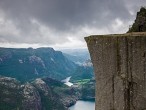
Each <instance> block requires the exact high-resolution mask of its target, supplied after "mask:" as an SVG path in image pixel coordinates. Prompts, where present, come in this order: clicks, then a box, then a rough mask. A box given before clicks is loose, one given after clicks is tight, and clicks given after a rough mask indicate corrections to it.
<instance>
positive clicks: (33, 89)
mask: <svg viewBox="0 0 146 110" xmlns="http://www.w3.org/2000/svg"><path fill="white" fill-rule="evenodd" d="M77 94H78V91H76V90H75V89H74V88H69V87H67V86H66V85H64V84H63V83H61V82H60V81H57V80H53V79H51V78H37V79H35V80H34V81H32V82H27V83H24V84H22V83H20V81H18V80H16V79H15V78H10V77H3V76H0V110H68V106H71V105H72V104H74V103H75V102H76V100H78V95H77Z"/></svg>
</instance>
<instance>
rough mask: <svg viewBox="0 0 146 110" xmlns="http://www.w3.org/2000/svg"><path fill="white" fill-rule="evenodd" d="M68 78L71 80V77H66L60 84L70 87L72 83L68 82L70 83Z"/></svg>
mask: <svg viewBox="0 0 146 110" xmlns="http://www.w3.org/2000/svg"><path fill="white" fill-rule="evenodd" d="M70 78H71V76H70V77H67V78H66V79H64V80H62V82H63V83H64V84H66V85H67V86H72V85H73V83H71V82H69V81H70Z"/></svg>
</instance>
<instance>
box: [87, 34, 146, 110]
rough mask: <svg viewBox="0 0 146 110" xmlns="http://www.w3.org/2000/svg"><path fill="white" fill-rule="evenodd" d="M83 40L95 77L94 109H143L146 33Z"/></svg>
mask: <svg viewBox="0 0 146 110" xmlns="http://www.w3.org/2000/svg"><path fill="white" fill-rule="evenodd" d="M85 40H86V42H87V45H88V49H89V52H90V55H91V60H92V63H93V66H94V71H95V77H96V110H146V73H145V72H146V32H141V33H140V32H137V33H127V34H115V35H94V36H89V37H86V38H85Z"/></svg>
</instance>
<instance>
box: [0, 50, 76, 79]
mask: <svg viewBox="0 0 146 110" xmlns="http://www.w3.org/2000/svg"><path fill="white" fill-rule="evenodd" d="M76 67H77V65H76V64H75V63H73V62H72V61H70V60H69V59H68V58H66V57H65V56H64V55H63V54H62V52H60V51H55V50H54V49H53V48H37V49H33V48H27V49H14V48H0V75H3V76H8V77H14V78H16V79H18V80H20V81H27V80H32V79H35V78H37V77H44V76H48V77H51V78H55V79H59V80H61V79H63V78H65V77H67V76H69V75H71V74H72V73H73V72H74V71H75V69H76Z"/></svg>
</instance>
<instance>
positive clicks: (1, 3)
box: [0, 0, 146, 48]
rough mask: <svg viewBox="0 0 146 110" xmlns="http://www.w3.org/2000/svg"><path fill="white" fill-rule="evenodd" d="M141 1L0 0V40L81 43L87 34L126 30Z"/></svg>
mask: <svg viewBox="0 0 146 110" xmlns="http://www.w3.org/2000/svg"><path fill="white" fill-rule="evenodd" d="M143 4H146V1H145V0H128V1H127V0H102V1H101V0H84V1H83V0H0V27H2V28H1V30H0V43H1V44H6V45H7V46H8V45H15V46H16V47H17V45H20V44H21V45H22V46H24V47H27V46H31V45H32V46H34V47H37V46H53V47H57V48H59V47H61V48H66V47H70V48H71V47H76V48H78V47H84V46H86V44H85V41H84V37H85V36H88V35H90V34H109V33H124V32H126V31H127V30H128V27H129V25H130V24H132V22H133V20H134V19H135V15H136V12H137V11H138V10H139V8H140V7H141V6H142V5H143ZM24 44H25V45H24Z"/></svg>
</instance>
